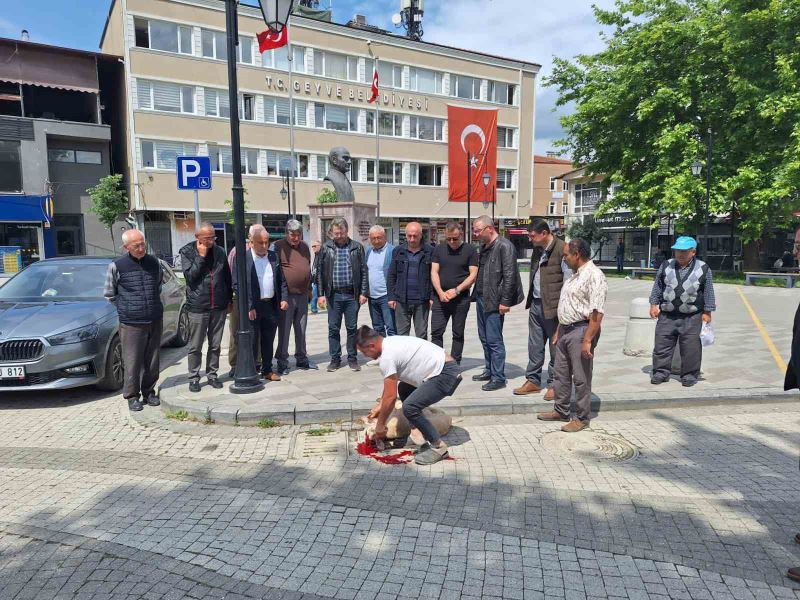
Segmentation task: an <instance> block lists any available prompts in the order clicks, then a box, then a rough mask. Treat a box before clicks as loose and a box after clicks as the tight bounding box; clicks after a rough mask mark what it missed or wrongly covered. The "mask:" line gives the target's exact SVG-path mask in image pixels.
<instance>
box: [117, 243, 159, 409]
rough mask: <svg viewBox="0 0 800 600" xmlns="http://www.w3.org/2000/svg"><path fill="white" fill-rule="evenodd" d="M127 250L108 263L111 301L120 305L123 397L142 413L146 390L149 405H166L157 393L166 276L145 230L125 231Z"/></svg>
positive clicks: (118, 306) (130, 406)
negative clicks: (162, 296)
mask: <svg viewBox="0 0 800 600" xmlns="http://www.w3.org/2000/svg"><path fill="white" fill-rule="evenodd" d="M122 247H123V248H124V249H125V252H126V254H125V255H124V256H121V257H120V258H118V259H116V260H115V261H114V262H112V263H111V264H110V265H108V272H107V273H106V284H105V297H106V298H108V299H109V301H111V302H113V303H114V305H115V306H116V307H117V314H118V315H119V340H120V343H121V344H122V364H123V365H124V366H125V383H124V385H123V387H122V396H123V397H124V398H125V399H126V400H127V401H128V408H129V409H130V410H132V411H138V410H142V402H141V401H140V400H139V393H140V392H141V398H142V400H143V401H144V402H146V403H147V404H148V405H149V406H158V405H159V404H161V402H160V401H159V400H158V396H156V393H155V389H156V382H157V381H158V375H159V371H160V369H159V353H160V350H161V331H162V328H163V324H164V319H163V315H164V306H163V305H162V304H161V278H162V275H163V272H162V267H161V263H160V262H159V261H158V259H157V258H156V257H155V256H153V255H151V254H147V245H146V244H145V241H144V235H143V234H142V232H141V231H139V230H137V229H129V230H128V231H126V232H125V233H123V234H122Z"/></svg>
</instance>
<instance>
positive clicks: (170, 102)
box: [152, 82, 181, 112]
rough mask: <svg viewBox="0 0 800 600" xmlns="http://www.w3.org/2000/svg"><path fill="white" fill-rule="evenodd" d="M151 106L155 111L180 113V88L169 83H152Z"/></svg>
mask: <svg viewBox="0 0 800 600" xmlns="http://www.w3.org/2000/svg"><path fill="white" fill-rule="evenodd" d="M152 85H153V105H154V107H155V109H156V110H169V111H173V112H180V110H181V88H180V86H177V85H172V84H169V83H161V82H153V84H152Z"/></svg>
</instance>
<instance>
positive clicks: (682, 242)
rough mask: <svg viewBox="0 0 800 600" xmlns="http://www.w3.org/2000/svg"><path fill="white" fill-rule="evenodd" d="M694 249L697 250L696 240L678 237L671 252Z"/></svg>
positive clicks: (683, 236)
mask: <svg viewBox="0 0 800 600" xmlns="http://www.w3.org/2000/svg"><path fill="white" fill-rule="evenodd" d="M695 248H697V240H695V239H694V238H693V237H689V236H688V235H682V236H681V237H679V238H678V239H677V240H675V244H674V245H673V246H672V249H673V250H694V249H695Z"/></svg>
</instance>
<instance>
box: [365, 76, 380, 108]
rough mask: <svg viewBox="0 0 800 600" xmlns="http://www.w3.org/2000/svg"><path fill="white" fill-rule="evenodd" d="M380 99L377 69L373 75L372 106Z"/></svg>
mask: <svg viewBox="0 0 800 600" xmlns="http://www.w3.org/2000/svg"><path fill="white" fill-rule="evenodd" d="M377 99H378V69H375V72H374V73H372V96H370V97H369V100H367V102H369V103H370V104H372V103H373V102H375V100H377Z"/></svg>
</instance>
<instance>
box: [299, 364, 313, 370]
mask: <svg viewBox="0 0 800 600" xmlns="http://www.w3.org/2000/svg"><path fill="white" fill-rule="evenodd" d="M297 368H298V369H300V370H301V371H308V370H309V369H310V368H311V363H310V362H301V363H297Z"/></svg>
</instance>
